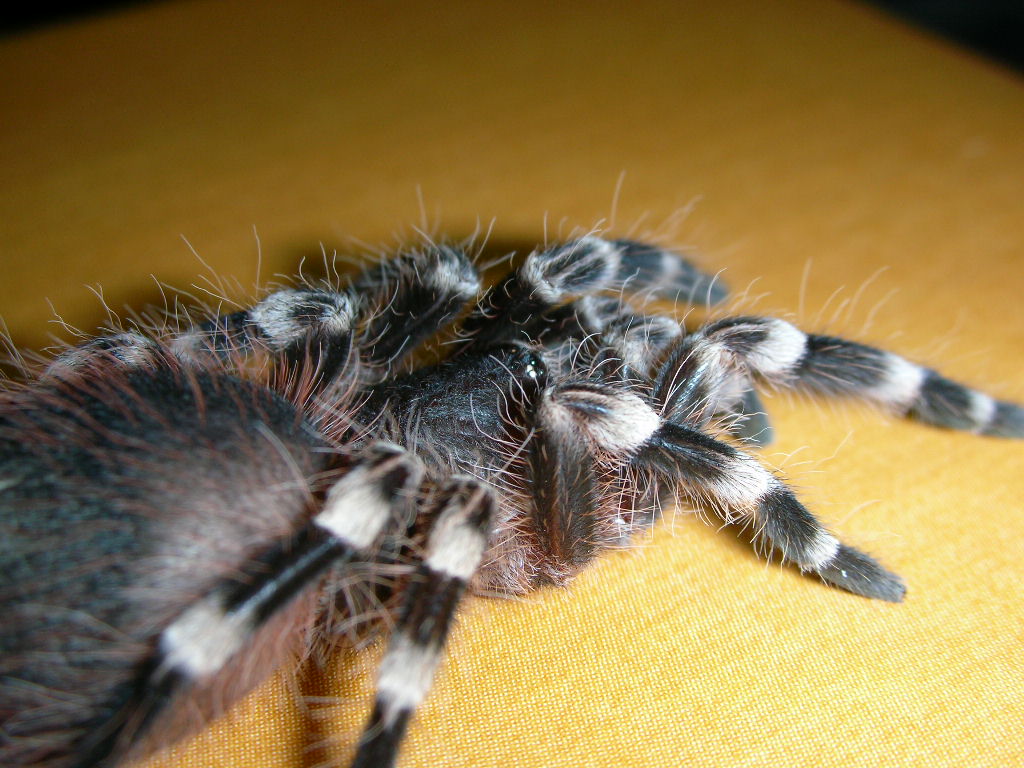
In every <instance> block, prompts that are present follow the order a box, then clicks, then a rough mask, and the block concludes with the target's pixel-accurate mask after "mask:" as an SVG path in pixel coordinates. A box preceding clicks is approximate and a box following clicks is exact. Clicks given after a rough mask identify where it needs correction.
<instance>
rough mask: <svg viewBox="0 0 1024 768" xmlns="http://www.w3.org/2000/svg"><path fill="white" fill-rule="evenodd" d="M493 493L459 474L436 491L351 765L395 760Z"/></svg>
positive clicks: (483, 532)
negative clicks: (423, 552) (422, 550)
mask: <svg viewBox="0 0 1024 768" xmlns="http://www.w3.org/2000/svg"><path fill="white" fill-rule="evenodd" d="M494 505H495V499H494V495H493V493H492V492H491V491H490V490H489V489H488V488H487V487H486V486H484V485H483V484H481V483H480V482H479V481H477V480H475V479H472V478H467V477H460V476H456V477H453V478H452V479H451V480H450V481H449V482H448V483H447V484H446V485H445V486H444V488H443V489H442V490H441V491H440V492H439V493H438V496H437V498H436V499H435V501H434V504H433V505H432V507H431V509H430V511H429V513H428V514H429V515H430V516H431V517H434V516H436V519H435V523H434V526H433V528H432V529H431V532H430V536H429V539H428V543H427V557H426V559H425V560H424V561H423V563H422V565H421V566H420V567H419V569H418V570H417V572H416V574H415V575H414V577H413V579H412V581H411V582H410V585H409V589H408V591H407V593H406V597H405V603H404V605H403V607H402V610H401V613H400V614H399V616H398V619H397V621H396V623H395V628H394V631H393V633H392V636H391V640H390V642H389V644H388V649H387V651H386V653H385V655H384V658H383V660H382V661H381V665H380V669H379V672H378V678H377V692H376V697H375V701H374V708H373V713H372V715H371V716H370V721H369V723H368V724H367V726H366V729H365V730H364V733H363V738H362V740H361V742H360V746H359V750H358V752H357V753H356V757H355V760H354V762H353V764H352V765H353V768H370V767H371V766H387V765H391V764H392V762H393V761H394V757H395V755H396V754H397V751H398V746H399V744H400V742H401V740H402V736H403V735H404V733H405V728H406V726H407V725H408V723H409V720H410V718H411V717H412V714H413V712H415V711H416V709H417V708H418V707H419V705H420V703H421V702H422V701H423V699H424V698H425V697H426V695H427V692H428V691H429V690H430V686H431V683H432V682H433V679H434V672H435V671H436V669H437V666H438V664H439V663H440V659H441V654H442V651H443V649H444V644H445V641H446V639H447V637H448V632H449V630H450V628H451V624H452V621H453V620H454V618H455V608H456V606H457V605H458V602H459V600H460V598H461V597H462V595H463V593H464V592H465V590H466V586H467V585H468V582H469V579H471V578H472V576H473V574H474V573H475V572H476V570H477V568H478V567H479V565H480V560H481V558H482V557H483V553H484V550H485V547H486V540H487V536H488V534H489V532H490V528H491V524H492V522H493V519H494Z"/></svg>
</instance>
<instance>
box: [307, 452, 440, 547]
mask: <svg viewBox="0 0 1024 768" xmlns="http://www.w3.org/2000/svg"><path fill="white" fill-rule="evenodd" d="M421 475H422V469H421V467H420V465H419V463H418V462H416V461H414V460H413V459H412V458H411V457H410V456H409V454H408V453H406V451H405V450H403V449H402V448H399V447H398V446H394V445H389V444H386V443H377V444H375V445H374V446H373V447H372V448H371V449H369V450H368V451H367V452H366V454H365V455H364V457H363V460H362V461H359V462H357V463H356V464H355V465H354V466H353V467H352V468H351V469H349V471H348V472H347V473H346V474H345V475H344V476H342V477H341V479H339V480H338V482H336V483H335V484H334V485H332V486H331V488H330V489H329V490H328V492H327V498H326V499H325V501H324V506H323V509H321V511H320V512H319V513H318V514H317V515H316V517H315V518H313V523H314V524H315V525H317V526H319V527H321V528H323V529H325V530H326V531H328V532H329V533H330V534H331V535H332V536H334V537H335V538H337V539H339V540H340V541H342V542H344V543H346V544H348V545H349V546H351V547H352V548H354V549H356V550H365V549H368V548H369V547H370V546H372V545H373V543H374V542H375V541H376V540H377V538H378V537H379V536H380V534H381V532H382V531H383V530H384V527H385V525H386V524H387V523H388V521H389V520H390V519H391V517H392V516H393V514H394V511H395V505H396V500H397V499H398V498H399V497H400V496H401V495H402V494H407V495H408V494H410V493H412V491H413V490H415V488H416V487H417V486H418V485H419V480H420V477H421Z"/></svg>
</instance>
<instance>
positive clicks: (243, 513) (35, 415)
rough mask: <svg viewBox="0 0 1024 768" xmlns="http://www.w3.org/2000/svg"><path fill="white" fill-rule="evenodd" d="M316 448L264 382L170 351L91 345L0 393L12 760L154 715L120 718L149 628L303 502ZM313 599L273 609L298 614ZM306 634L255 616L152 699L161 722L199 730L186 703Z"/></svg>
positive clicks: (285, 528) (232, 687) (261, 671)
mask: <svg viewBox="0 0 1024 768" xmlns="http://www.w3.org/2000/svg"><path fill="white" fill-rule="evenodd" d="M319 447H320V445H319V443H318V441H317V440H316V439H315V436H314V435H313V434H312V432H311V431H310V430H309V429H308V427H307V426H306V425H305V423H304V421H303V420H302V418H301V416H300V415H299V414H298V413H297V412H296V411H295V409H294V408H293V407H292V406H291V405H290V404H289V403H287V402H285V401H284V400H283V399H281V398H280V397H278V396H277V395H274V394H273V393H272V392H270V391H269V390H267V389H265V388H263V387H261V386H259V385H256V384H252V383H247V382H243V381H240V380H238V379H236V378H234V377H231V376H228V375H226V374H223V373H218V372H196V371H191V372H187V373H186V372H185V371H184V370H183V369H182V368H181V367H179V366H177V365H176V364H175V363H174V362H173V361H172V360H170V359H167V360H165V361H163V362H162V363H159V364H156V365H154V366H152V367H144V368H137V369H129V368H126V367H125V366H123V365H122V364H120V363H119V362H116V361H114V360H113V359H112V358H109V357H104V356H103V355H101V356H100V357H98V358H97V359H96V360H94V361H93V362H91V363H90V364H89V365H88V366H86V368H84V369H83V370H82V371H74V372H65V373H64V374H63V375H62V376H61V377H53V378H51V379H49V380H48V381H46V382H45V383H43V384H40V385H39V386H37V387H35V388H30V389H25V390H22V391H20V392H12V393H6V394H5V395H4V396H3V399H2V400H0V467H2V470H0V487H2V490H3V492H2V495H0V579H2V582H0V596H2V600H3V603H4V606H5V608H4V620H3V622H2V623H0V702H2V705H3V710H4V711H3V712H2V713H0V715H2V716H0V719H2V720H3V721H4V722H5V733H6V734H7V736H8V737H10V738H11V739H12V744H14V745H21V747H20V748H21V749H23V750H24V752H15V754H14V756H13V757H12V760H14V761H15V762H18V763H19V764H20V762H22V761H23V762H25V763H29V762H33V761H35V760H39V761H42V762H43V763H44V764H45V762H46V760H47V758H48V756H49V755H50V754H53V755H59V754H61V753H62V752H63V750H65V749H66V748H68V745H70V744H73V743H74V744H77V745H78V747H77V748H78V749H82V748H83V747H82V745H83V743H92V744H93V745H99V744H100V743H101V742H102V741H103V740H104V739H106V738H107V737H108V736H110V737H112V738H115V739H116V740H120V741H124V742H125V743H127V742H128V741H129V739H128V737H127V736H124V735H117V734H119V733H120V734H124V733H127V732H133V731H141V730H142V726H143V725H148V724H149V723H148V722H147V723H143V722H141V721H135V722H132V721H131V720H132V718H138V717H140V714H139V711H140V708H139V688H140V686H144V685H145V680H143V679H142V678H143V677H144V670H145V669H146V667H147V665H148V664H150V663H151V660H152V658H153V654H154V649H155V645H156V643H157V638H158V637H159V635H160V633H161V632H162V631H163V630H164V629H165V627H166V626H167V625H168V624H169V623H171V622H172V621H173V620H174V619H175V618H176V617H177V616H178V615H180V614H181V613H182V611H183V610H184V609H185V608H186V607H187V606H188V605H189V604H191V603H193V602H194V601H195V600H196V599H197V598H198V597H199V596H201V595H203V594H205V593H207V592H208V591H209V590H210V589H211V588H212V587H213V586H214V585H216V584H217V583H219V582H223V581H225V580H228V581H230V580H231V579H237V578H239V574H240V573H243V572H244V568H243V567H242V566H243V565H244V564H245V563H247V562H249V561H250V559H251V558H252V557H254V556H255V555H256V554H257V553H259V552H261V551H262V550H265V549H266V548H267V547H268V546H269V545H270V544H271V543H272V542H274V541H278V540H281V539H282V538H284V537H286V536H288V535H289V534H290V533H291V531H292V530H293V529H294V527H295V526H296V524H297V523H298V522H299V521H301V520H303V519H305V518H307V517H308V516H309V500H310V495H311V489H310V479H311V478H313V477H314V476H315V474H316V473H317V472H319V471H321V469H322V464H323V463H324V458H325V457H324V454H323V453H321V452H318V451H317V450H316V449H317V448H319ZM312 609H313V605H312V603H311V602H310V601H309V600H307V601H305V604H304V606H300V607H298V608H297V610H299V611H300V612H301V611H305V613H306V614H308V615H307V616H306V617H303V616H300V615H297V614H295V613H292V614H291V615H290V616H288V617H287V620H286V621H285V624H286V625H287V626H288V627H289V628H294V627H295V626H296V624H298V625H299V626H302V625H308V624H309V621H310V619H311V617H312ZM282 639H285V642H284V643H283V645H282V642H281V640H282ZM268 640H269V641H270V645H273V646H276V647H269V646H268V643H267V642H266V641H268ZM301 641H302V636H301V633H298V634H296V633H295V632H292V631H289V632H287V633H283V634H282V632H281V626H280V625H279V626H277V628H276V631H275V629H274V628H273V627H267V628H265V631H262V632H261V633H260V634H259V636H256V637H254V638H253V642H251V643H250V644H249V646H250V650H251V653H250V654H249V655H247V656H246V657H243V658H242V659H240V660H239V661H240V664H239V665H236V666H235V668H233V669H225V670H224V671H223V672H222V673H221V674H219V675H218V676H217V680H216V683H215V684H214V683H213V682H212V681H211V683H210V684H207V685H205V686H196V687H193V688H191V689H190V696H191V704H190V705H189V706H187V707H182V706H177V707H175V706H171V707H167V708H164V707H161V710H162V711H161V712H159V713H158V714H159V715H160V717H161V718H163V720H164V722H163V724H162V726H161V727H160V728H159V729H156V730H159V731H162V732H163V733H164V736H169V735H170V734H169V733H168V731H169V730H171V731H178V732H180V731H187V730H193V729H195V728H196V727H198V726H199V725H201V719H200V720H198V721H197V720H196V718H195V716H194V715H191V716H187V717H184V718H182V717H180V714H181V713H182V712H185V711H193V712H202V713H204V714H205V715H206V716H212V715H214V714H217V713H218V712H219V711H221V710H222V709H223V707H224V706H225V704H226V703H227V702H230V701H231V700H233V699H234V698H236V697H237V696H238V695H240V694H241V693H242V692H244V691H245V690H247V689H248V688H249V687H251V686H252V685H253V684H255V683H256V682H259V680H261V679H262V678H263V677H264V676H265V674H266V670H268V669H272V668H273V666H275V665H277V664H280V663H281V661H282V660H283V658H285V656H284V655H283V654H286V653H287V652H288V651H293V650H295V648H296V646H297V644H298V643H301ZM213 696H215V697H216V702H215V701H214V699H213V698H212V697H213ZM171 721H173V722H171ZM40 735H42V736H44V737H45V738H42V739H40V738H39V737H40ZM154 735H157V734H156V733H155V731H154ZM83 740H84V741H83ZM161 740H162V739H161ZM3 754H4V755H5V757H6V756H8V752H7V751H6V749H5V750H4V752H3Z"/></svg>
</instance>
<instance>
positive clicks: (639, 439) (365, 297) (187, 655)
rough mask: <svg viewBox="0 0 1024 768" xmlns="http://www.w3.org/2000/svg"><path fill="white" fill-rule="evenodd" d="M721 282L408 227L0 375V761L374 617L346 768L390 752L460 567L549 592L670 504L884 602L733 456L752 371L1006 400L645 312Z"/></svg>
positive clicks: (782, 329) (725, 326)
mask: <svg viewBox="0 0 1024 768" xmlns="http://www.w3.org/2000/svg"><path fill="white" fill-rule="evenodd" d="M724 296H725V290H724V288H723V287H722V285H721V284H720V283H718V282H717V281H716V280H714V279H713V278H712V277H710V276H709V275H706V274H704V273H702V272H701V271H699V270H698V269H697V268H696V267H695V266H694V265H693V264H691V263H690V262H689V261H688V260H686V259H685V258H683V257H682V256H680V255H678V254H676V253H673V252H670V251H667V250H663V249H661V248H658V247H654V246H652V245H647V244H644V243H639V242H634V241H630V240H606V239H601V238H599V237H596V236H587V237H582V238H579V239H575V240H572V241H570V242H566V243H562V244H558V245H554V246H552V247H548V248H542V249H538V250H536V251H534V252H532V253H530V254H529V255H528V256H527V257H526V258H525V259H524V260H523V261H522V262H521V264H520V265H519V266H518V267H517V268H515V269H514V270H512V271H511V272H510V273H509V274H508V275H507V276H506V277H505V278H504V279H501V280H500V281H498V282H497V283H496V284H495V285H493V286H492V287H490V288H488V289H486V290H482V289H481V282H480V279H479V277H478V274H477V270H476V269H475V268H474V265H473V263H472V260H471V259H470V258H469V257H468V256H467V255H466V254H465V252H464V250H463V249H461V248H459V247H455V246H450V245H435V244H427V245H424V246H423V247H420V248H415V249H412V250H408V251H405V252H402V253H399V254H398V255H397V256H396V257H394V258H393V259H389V260H381V261H380V262H379V263H377V264H374V265H373V266H371V267H369V268H367V269H366V270H365V271H364V272H362V273H361V274H359V275H358V276H356V277H355V278H354V279H352V280H351V281H350V282H349V283H348V284H346V285H345V286H343V287H342V286H339V285H336V284H334V283H333V282H331V283H325V284H313V283H312V282H310V281H303V282H302V284H301V285H299V286H298V287H295V288H282V289H279V290H275V291H274V292H272V293H270V294H269V295H266V296H264V297H263V298H262V299H261V300H259V301H258V302H257V303H255V304H254V305H253V306H252V307H251V308H250V309H245V310H243V311H239V312H235V313H234V314H228V315H222V316H218V315H216V314H215V313H208V314H207V315H206V316H204V317H201V318H199V319H196V320H195V321H194V322H193V321H191V320H186V321H180V322H179V323H177V325H178V327H175V323H174V322H167V323H165V324H164V325H163V327H162V329H161V330H159V331H157V332H151V333H144V332H143V331H142V326H140V327H139V328H135V329H129V330H124V331H122V332H118V333H111V334H108V335H103V336H99V337H97V338H93V339H91V340H89V341H86V342H85V343H82V344H80V345H79V346H77V347H74V348H70V349H67V350H65V351H63V352H62V353H60V354H59V355H57V356H56V357H55V358H54V359H52V360H51V361H50V362H49V364H48V365H46V366H45V367H42V366H40V367H37V368H33V369H31V370H29V371H28V375H27V376H26V380H25V381H24V382H19V383H9V384H7V386H6V387H5V388H4V391H3V392H0V580H2V581H0V600H2V602H3V614H2V615H3V619H2V621H0V722H2V732H0V739H2V742H0V763H2V764H3V765H10V766H15V765H16V766H50V767H52V768H58V767H61V766H64V767H72V768H86V767H87V766H109V765H113V764H115V763H118V762H120V761H122V760H127V759H134V758H138V757H140V756H142V755H145V754H149V753H151V752H152V751H153V750H155V749H157V748H158V747H160V746H161V745H163V744H166V743H169V742H170V741H173V740H174V739H177V738H180V737H181V736H182V735H183V734H185V733H189V732H191V731H194V730H195V729H196V728H198V727H201V725H202V723H203V722H205V721H206V720H207V719H209V718H211V717H214V716H216V715H218V714H219V713H220V712H221V711H223V709H224V708H225V707H226V706H227V705H228V704H230V703H231V702H233V701H235V700H237V699H238V697H239V696H241V695H242V694H243V693H244V692H246V691H247V690H249V689H250V688H252V687H253V686H254V685H256V684H257V683H258V682H259V681H261V680H262V679H264V678H265V677H266V676H267V674H268V673H269V671H270V670H271V669H273V668H274V667H275V666H278V665H281V664H284V663H288V660H289V659H293V658H295V655H296V654H297V655H298V656H299V657H300V658H307V659H308V658H309V656H310V651H309V649H314V650H315V651H316V652H318V653H321V652H323V651H324V650H325V649H330V648H331V647H332V646H333V645H336V644H337V643H338V642H340V639H341V638H343V637H346V636H347V635H348V632H349V630H350V629H351V627H352V625H353V624H359V623H360V622H363V621H371V618H372V617H376V622H377V624H378V625H385V626H387V627H389V628H390V641H389V647H388V650H387V651H386V653H385V656H384V658H383V661H382V662H381V665H380V670H379V674H378V679H377V688H376V699H375V704H374V708H373V712H372V714H371V715H370V716H369V720H368V723H367V726H366V730H365V733H364V735H363V738H362V739H361V741H360V743H359V746H358V750H357V753H356V755H355V757H354V759H353V762H352V765H354V766H360V767H362V768H369V767H370V766H374V767H379V766H388V765H391V764H393V762H394V760H395V758H396V755H397V753H398V750H399V746H400V743H401V740H402V736H403V733H404V731H405V729H406V726H407V724H408V722H409V720H410V718H411V717H412V716H413V714H414V712H415V711H416V708H417V707H418V706H419V704H420V702H421V701H422V700H423V698H424V697H425V696H426V694H427V691H428V689H429V687H430V684H431V680H432V677H433V674H434V670H435V668H436V667H437V665H438V663H439V661H440V659H441V657H442V649H443V646H444V643H445V639H446V637H447V635H448V632H449V629H450V627H451V624H452V620H453V617H454V615H455V611H456V608H457V606H458V603H459V600H460V598H461V597H462V595H463V593H464V592H465V591H466V589H467V588H468V589H470V590H472V591H475V592H484V593H490V594H493V593H499V594H506V595H513V594H521V593H524V592H527V591H528V590H531V589H533V588H535V587H536V586H538V585H543V584H556V585H561V584H565V583H566V582H568V581H569V580H570V579H571V578H572V577H573V575H574V574H576V573H577V572H579V571H580V569H582V568H583V567H585V566H586V565H587V563H589V562H590V561H591V560H592V559H593V558H594V557H596V556H597V555H598V554H599V553H600V552H601V551H602V550H604V549H606V548H609V547H613V546H621V545H624V544H626V543H628V542H629V540H630V539H631V537H633V535H634V534H635V533H636V532H637V531H641V530H644V529H647V528H649V527H650V526H651V525H652V524H653V522H654V521H655V520H656V519H657V518H658V515H659V511H660V509H661V506H662V504H671V503H673V502H674V501H675V500H677V499H682V500H686V501H689V502H690V503H692V504H694V505H696V506H697V507H698V508H701V509H704V510H708V511H711V512H714V513H717V514H718V515H720V516H721V517H723V518H724V519H725V520H727V521H730V522H739V523H743V524H746V525H748V526H749V528H750V530H751V531H752V532H753V538H754V540H755V542H756V543H757V544H758V545H759V547H761V548H763V550H764V551H765V552H767V553H777V554H778V555H780V556H781V557H782V558H783V559H785V560H786V561H790V562H792V563H794V564H795V565H796V566H797V567H799V568H800V569H801V570H802V571H806V572H808V573H812V574H816V575H817V576H819V577H820V578H821V579H822V580H824V581H825V582H828V583H829V584H833V585H835V586H838V587H841V588H843V589H846V590H849V591H850V592H853V593H856V594H859V595H863V596H865V597H870V598H877V599H881V600H889V601H899V600H901V599H902V597H903V594H904V586H903V582H902V581H901V579H900V578H899V577H898V576H896V575H895V574H893V573H891V572H890V571H888V570H886V569H885V568H883V567H882V566H881V565H879V564H878V563H877V562H876V561H875V560H874V559H873V558H871V557H870V556H868V555H867V554H864V553H863V552H861V551H859V550H857V549H855V548H853V547H852V546H849V545H847V544H844V543H842V542H840V541H839V540H838V539H837V538H836V537H835V536H834V535H833V534H832V533H830V532H829V531H828V530H826V529H825V528H824V527H823V526H822V524H821V523H819V522H818V520H817V519H816V518H815V517H814V515H812V514H811V512H809V511H808V510H807V509H806V508H805V507H804V506H803V504H801V503H800V501H799V500H798V499H797V497H796V496H795V495H794V493H793V491H791V490H790V489H789V488H788V487H787V485H786V483H785V482H784V481H783V480H782V479H780V478H779V477H778V476H777V475H776V474H774V473H773V472H771V471H769V470H768V469H765V468H764V467H763V466H762V465H761V463H760V462H759V461H758V460H757V459H755V458H754V457H753V456H752V455H751V453H750V449H751V448H752V447H755V446H757V445H760V444H764V443H766V442H768V441H769V440H770V437H771V426H770V424H769V422H768V420H767V418H766V416H765V414H764V409H763V407H762V404H761V401H760V399H759V396H758V394H757V392H758V388H759V387H761V386H765V385H766V386H770V387H775V388H794V389H800V390H804V391H807V392H811V393H814V394H817V395H825V396H833V395H839V396H848V397H853V398H859V399H862V400H866V401H870V402H872V403H875V404H877V405H879V406H881V407H883V408H885V409H888V410H890V411H891V412H893V413H896V414H899V415H905V416H909V417H912V418H915V419H918V420H920V421H923V422H925V423H927V424H932V425H937V426H941V427H950V428H954V429H961V430H967V431H971V432H976V433H979V434H982V435H999V436H1005V437H1024V409H1022V408H1021V407H1019V406H1017V405H1014V404H1011V403H1006V402H1000V401H998V400H995V399H993V398H991V397H989V396H987V395H984V394H981V393H980V392H976V391H974V390H971V389H968V388H966V387H964V386H962V385H960V384H957V383H955V382H953V381H950V380H949V379H946V378H944V377H943V376H941V375H940V374H938V373H936V372H935V371H933V370H930V369H928V368H925V367H922V366H920V365H917V364H915V363H911V362H908V361H907V360H904V359H903V358H900V357H897V356H896V355H894V354H891V353H889V352H884V351H881V350H879V349H874V348H872V347H868V346H864V345H862V344H858V343H855V342H852V341H845V340H843V339H840V338H834V337H831V336H820V335H813V334H807V333H804V332H803V331H801V330H798V329H797V328H796V327H794V326H793V325H791V324H790V323H788V322H784V321H782V320H777V319H772V318H767V317H728V318H725V319H719V320H716V321H714V322H710V323H709V324H706V325H704V326H703V327H700V328H698V329H696V330H695V331H693V332H686V331H684V330H683V329H682V328H681V326H680V325H679V323H678V322H677V321H676V320H674V319H673V318H671V317H667V316H663V315H659V314H653V313H650V312H649V310H650V307H651V306H653V303H652V301H651V300H652V299H661V300H665V299H667V300H672V301H680V300H683V301H686V302H688V303H691V304H706V305H711V304H715V303H717V302H719V301H721V300H722V299H723V298H724ZM179 317H198V316H196V315H188V314H182V315H179ZM460 318H461V319H460ZM445 333H447V334H448V336H447V339H448V341H447V342H446V343H445V344H442V345H439V346H438V349H442V350H444V351H445V354H444V355H439V359H438V360H436V361H435V362H433V363H430V364H424V365H417V364H415V363H414V362H412V358H411V355H412V353H414V352H415V351H416V350H417V349H418V348H420V347H421V346H422V345H423V344H424V343H425V342H427V341H428V340H430V339H432V338H436V337H437V335H438V334H445ZM382 617H383V618H384V621H381V618H382ZM304 649H306V650H305V651H304Z"/></svg>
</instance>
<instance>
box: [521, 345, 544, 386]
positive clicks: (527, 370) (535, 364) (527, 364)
mask: <svg viewBox="0 0 1024 768" xmlns="http://www.w3.org/2000/svg"><path fill="white" fill-rule="evenodd" d="M512 370H513V371H514V372H515V373H516V375H517V376H518V377H519V378H522V379H527V380H529V381H532V382H535V383H537V384H539V385H543V384H544V382H545V381H547V378H548V367H547V366H546V365H544V361H543V360H541V359H540V355H538V354H537V353H535V352H531V351H529V350H523V351H522V352H520V353H519V355H517V357H516V361H515V366H514V367H513V369H512Z"/></svg>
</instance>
